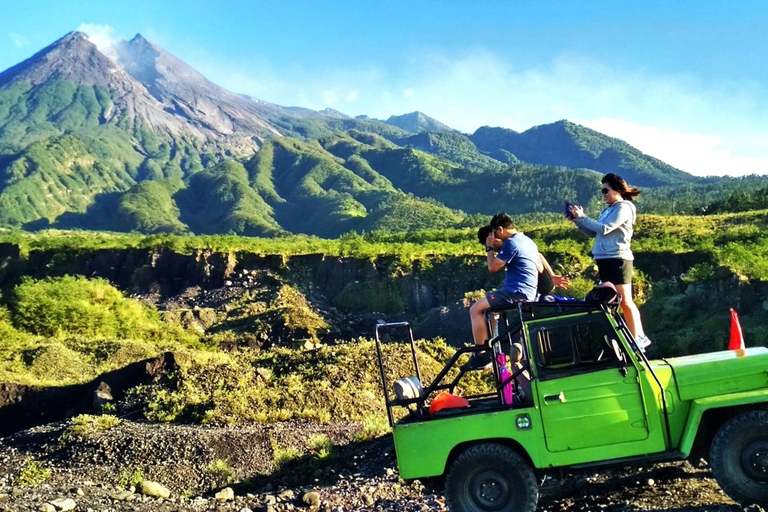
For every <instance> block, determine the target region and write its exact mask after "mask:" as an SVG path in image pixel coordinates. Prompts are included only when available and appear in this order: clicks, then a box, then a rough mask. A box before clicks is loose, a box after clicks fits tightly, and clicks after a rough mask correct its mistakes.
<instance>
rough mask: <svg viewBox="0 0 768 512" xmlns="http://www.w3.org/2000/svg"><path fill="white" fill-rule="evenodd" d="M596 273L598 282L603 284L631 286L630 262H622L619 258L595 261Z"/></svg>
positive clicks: (631, 265) (631, 267) (631, 266)
mask: <svg viewBox="0 0 768 512" xmlns="http://www.w3.org/2000/svg"><path fill="white" fill-rule="evenodd" d="M595 263H597V271H598V274H600V281H601V282H603V283H613V284H614V285H616V284H632V269H633V268H634V265H633V264H632V260H622V259H620V258H608V259H604V260H595Z"/></svg>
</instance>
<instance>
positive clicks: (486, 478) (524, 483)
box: [445, 443, 539, 512]
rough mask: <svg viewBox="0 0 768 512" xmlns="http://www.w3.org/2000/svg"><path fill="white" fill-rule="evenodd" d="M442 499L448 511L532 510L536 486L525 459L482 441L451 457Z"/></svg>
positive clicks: (504, 511)
mask: <svg viewBox="0 0 768 512" xmlns="http://www.w3.org/2000/svg"><path fill="white" fill-rule="evenodd" d="M445 500H446V504H447V505H448V510H450V511H452V512H491V511H493V512H513V511H514V512H534V511H535V510H536V503H537V502H538V501H539V488H538V485H537V484H536V478H535V476H534V474H533V471H532V470H531V467H530V466H529V464H528V462H527V461H526V460H525V459H524V458H523V457H521V456H520V455H519V454H518V453H517V452H515V451H514V450H513V449H511V448H508V447H506V446H502V445H500V444H495V443H483V444H477V445H474V446H472V447H470V448H468V449H466V450H464V451H463V452H462V453H461V455H459V456H458V457H457V458H456V460H455V461H453V463H452V464H451V467H450V468H449V469H448V475H447V477H446V480H445Z"/></svg>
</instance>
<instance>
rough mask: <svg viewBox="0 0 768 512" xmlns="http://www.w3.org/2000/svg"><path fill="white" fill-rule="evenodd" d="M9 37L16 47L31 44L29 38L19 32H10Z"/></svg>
mask: <svg viewBox="0 0 768 512" xmlns="http://www.w3.org/2000/svg"><path fill="white" fill-rule="evenodd" d="M8 37H10V38H11V42H12V43H13V45H14V46H15V47H16V48H22V47H24V46H26V45H28V44H29V40H28V39H27V38H26V37H24V36H22V35H21V34H17V33H16V32H10V33H9V34H8Z"/></svg>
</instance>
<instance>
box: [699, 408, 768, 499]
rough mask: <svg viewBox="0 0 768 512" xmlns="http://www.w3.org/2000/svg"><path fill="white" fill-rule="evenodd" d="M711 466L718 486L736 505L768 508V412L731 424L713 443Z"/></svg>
mask: <svg viewBox="0 0 768 512" xmlns="http://www.w3.org/2000/svg"><path fill="white" fill-rule="evenodd" d="M710 463H711V464H712V473H714V475H715V478H716V479H717V483H718V484H720V487H722V489H723V491H725V493H726V494H728V496H730V497H731V498H733V500H734V501H737V502H739V503H741V504H742V505H748V504H752V503H755V504H758V505H760V506H763V507H765V506H768V411H750V412H747V413H744V414H741V415H739V416H736V417H734V418H731V419H730V420H728V421H727V422H726V423H725V424H724V425H723V426H722V427H721V428H720V430H718V432H717V434H716V435H715V438H714V439H713V440H712V447H711V457H710Z"/></svg>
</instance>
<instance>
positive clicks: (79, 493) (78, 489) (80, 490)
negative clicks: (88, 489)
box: [75, 487, 85, 496]
mask: <svg viewBox="0 0 768 512" xmlns="http://www.w3.org/2000/svg"><path fill="white" fill-rule="evenodd" d="M75 494H77V495H78V496H85V491H83V490H82V489H81V488H79V487H78V488H77V490H76V491H75Z"/></svg>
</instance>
